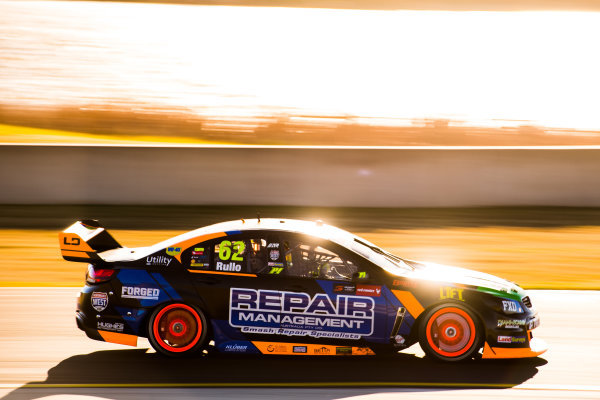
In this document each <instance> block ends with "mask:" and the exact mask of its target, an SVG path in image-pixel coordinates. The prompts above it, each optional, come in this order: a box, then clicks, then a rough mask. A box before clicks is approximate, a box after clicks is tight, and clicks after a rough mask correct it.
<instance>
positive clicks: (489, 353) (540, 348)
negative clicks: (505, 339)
mask: <svg viewBox="0 0 600 400" xmlns="http://www.w3.org/2000/svg"><path fill="white" fill-rule="evenodd" d="M536 342H537V341H536V339H532V340H531V343H530V347H517V348H514V347H513V348H510V347H491V346H490V345H489V344H488V343H487V342H485V344H484V345H483V354H482V356H481V358H528V357H537V356H539V355H540V354H542V353H545V352H546V350H548V346H547V345H546V343H545V342H543V341H539V343H536Z"/></svg>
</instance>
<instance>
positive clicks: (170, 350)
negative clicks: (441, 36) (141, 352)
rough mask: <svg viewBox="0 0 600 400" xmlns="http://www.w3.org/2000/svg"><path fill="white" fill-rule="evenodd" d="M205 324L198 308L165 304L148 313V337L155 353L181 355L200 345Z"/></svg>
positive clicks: (202, 343) (204, 338)
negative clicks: (149, 314) (149, 315)
mask: <svg viewBox="0 0 600 400" xmlns="http://www.w3.org/2000/svg"><path fill="white" fill-rule="evenodd" d="M207 337H208V325H207V322H206V317H205V316H204V314H203V313H202V311H200V310H198V309H196V308H195V307H191V306H189V305H187V304H183V303H172V304H167V305H166V306H164V307H160V308H157V309H156V310H154V312H153V313H152V316H151V317H150V320H149V323H148V340H149V341H150V344H151V345H152V347H153V348H154V349H155V350H156V351H157V352H159V353H161V354H165V355H168V356H176V357H177V356H184V355H189V354H192V353H194V352H196V351H198V350H199V349H201V348H203V347H204V345H205V343H206V342H207Z"/></svg>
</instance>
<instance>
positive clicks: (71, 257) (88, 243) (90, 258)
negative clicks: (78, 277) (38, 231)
mask: <svg viewBox="0 0 600 400" xmlns="http://www.w3.org/2000/svg"><path fill="white" fill-rule="evenodd" d="M58 241H59V243H60V252H61V254H62V256H63V258H64V259H65V260H67V261H79V262H92V263H93V262H94V260H101V258H100V256H98V253H100V252H103V251H106V250H111V249H116V248H120V247H122V246H121V245H120V244H119V243H118V242H117V241H116V240H115V239H114V238H113V237H112V236H111V235H110V233H108V232H107V231H106V229H104V227H103V226H102V225H100V223H99V222H98V221H96V220H93V219H88V220H83V221H77V222H75V223H74V224H73V225H71V226H69V227H68V228H67V229H65V230H64V231H63V232H61V233H59V234H58Z"/></svg>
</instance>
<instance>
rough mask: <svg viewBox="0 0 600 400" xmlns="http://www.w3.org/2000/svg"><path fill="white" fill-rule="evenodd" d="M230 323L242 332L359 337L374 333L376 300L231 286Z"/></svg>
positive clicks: (364, 297) (341, 337)
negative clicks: (333, 297)
mask: <svg viewBox="0 0 600 400" xmlns="http://www.w3.org/2000/svg"><path fill="white" fill-rule="evenodd" d="M229 304H230V309H229V324H230V325H231V326H234V327H237V328H241V330H242V332H244V333H268V334H275V335H287V336H312V337H317V338H336V339H360V338H361V337H363V336H369V335H371V334H372V333H373V318H374V309H375V302H374V300H373V299H372V298H369V297H366V296H344V295H339V296H337V297H336V298H335V299H332V298H330V297H329V296H327V295H326V294H323V293H320V294H316V295H314V296H310V295H309V294H307V293H298V292H280V291H275V290H254V289H241V288H231V289H230V303H229Z"/></svg>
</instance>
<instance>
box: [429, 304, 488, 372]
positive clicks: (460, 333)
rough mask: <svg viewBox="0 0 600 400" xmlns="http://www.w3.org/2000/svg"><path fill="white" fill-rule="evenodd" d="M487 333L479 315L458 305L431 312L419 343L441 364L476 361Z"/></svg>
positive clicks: (434, 309)
mask: <svg viewBox="0 0 600 400" xmlns="http://www.w3.org/2000/svg"><path fill="white" fill-rule="evenodd" d="M482 339H483V329H482V327H481V323H480V322H479V320H478V318H477V317H476V316H475V314H474V313H473V312H472V311H470V310H469V309H468V308H467V307H465V306H463V305H461V304H458V303H449V304H442V305H439V306H437V307H434V308H432V309H431V310H429V311H427V312H426V314H425V315H424V316H423V319H422V320H421V324H420V326H419V343H420V344H421V348H423V351H424V352H425V354H427V355H428V356H430V357H432V358H434V359H436V360H440V361H462V360H467V359H471V358H473V357H475V355H476V354H477V353H478V352H479V349H480V348H481V345H482V342H483V340H482Z"/></svg>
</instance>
